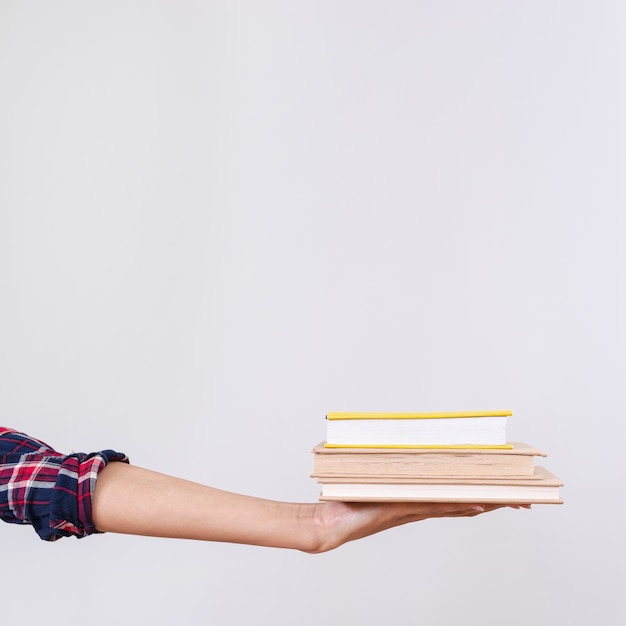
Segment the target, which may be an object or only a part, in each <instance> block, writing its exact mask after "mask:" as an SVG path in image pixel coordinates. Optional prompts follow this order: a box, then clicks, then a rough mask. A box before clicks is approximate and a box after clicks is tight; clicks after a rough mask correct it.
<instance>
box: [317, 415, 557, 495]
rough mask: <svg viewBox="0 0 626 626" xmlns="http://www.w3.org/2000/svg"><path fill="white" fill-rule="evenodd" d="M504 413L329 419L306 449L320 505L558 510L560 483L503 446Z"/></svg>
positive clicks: (533, 451)
mask: <svg viewBox="0 0 626 626" xmlns="http://www.w3.org/2000/svg"><path fill="white" fill-rule="evenodd" d="M511 414H512V413H511V411H483V412H473V411H471V412H452V413H329V414H328V415H327V416H326V418H327V432H326V441H325V442H322V443H320V444H318V445H317V446H316V447H315V448H314V449H313V473H312V477H314V478H316V479H317V481H318V482H319V483H320V485H321V487H322V492H321V495H320V500H340V501H344V502H367V501H385V502H387V501H417V502H419V501H423V502H475V503H484V504H489V503H501V504H538V503H546V504H547V503H551V504H560V503H562V502H563V500H562V499H561V497H560V493H559V488H560V487H561V486H562V485H563V483H562V482H561V481H560V480H559V479H558V478H557V477H556V476H554V475H553V474H551V473H550V472H549V471H548V470H547V469H545V468H544V467H540V466H537V465H535V457H545V456H546V453H545V452H542V451H541V450H538V449H537V448H534V447H532V446H529V445H527V444H524V443H511V442H509V441H508V440H507V436H506V431H507V430H506V427H507V419H508V417H509V416H510V415H511Z"/></svg>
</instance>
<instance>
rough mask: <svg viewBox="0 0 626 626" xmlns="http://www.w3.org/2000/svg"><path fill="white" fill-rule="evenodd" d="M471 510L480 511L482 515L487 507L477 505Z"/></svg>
mask: <svg viewBox="0 0 626 626" xmlns="http://www.w3.org/2000/svg"><path fill="white" fill-rule="evenodd" d="M471 508H472V510H474V511H479V512H481V513H482V512H483V511H484V510H485V507H484V506H480V505H479V504H476V505H475V506H473V507H471Z"/></svg>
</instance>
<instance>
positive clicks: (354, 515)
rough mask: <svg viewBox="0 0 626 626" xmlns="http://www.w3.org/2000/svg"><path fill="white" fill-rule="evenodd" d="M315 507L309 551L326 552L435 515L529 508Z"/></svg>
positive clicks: (441, 504) (449, 505) (432, 504)
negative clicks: (312, 542)
mask: <svg viewBox="0 0 626 626" xmlns="http://www.w3.org/2000/svg"><path fill="white" fill-rule="evenodd" d="M313 506H315V507H316V508H315V510H314V527H315V528H316V530H317V536H318V539H317V541H316V542H315V543H314V546H313V548H312V549H309V550H306V551H307V552H311V553H319V552H326V551H328V550H332V549H334V548H337V547H339V546H341V545H343V544H344V543H347V542H348V541H353V540H355V539H362V538H363V537H368V536H369V535H373V534H375V533H378V532H381V531H383V530H387V529H389V528H393V527H395V526H401V525H403V524H408V523H410V522H419V521H422V520H425V519H430V518H437V517H474V516H476V515H480V514H481V513H486V512H488V511H494V510H496V509H500V508H503V507H506V506H509V507H511V508H530V505H529V504H525V505H521V504H520V505H504V504H468V503H456V502H450V503H448V502H380V503H354V502H352V503H349V502H323V503H319V504H316V505H313Z"/></svg>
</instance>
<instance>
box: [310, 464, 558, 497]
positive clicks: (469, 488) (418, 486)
mask: <svg viewBox="0 0 626 626" xmlns="http://www.w3.org/2000/svg"><path fill="white" fill-rule="evenodd" d="M318 482H320V484H321V486H322V493H321V494H320V500H339V501H342V502H468V503H471V502H474V503H479V504H562V503H563V500H562V499H561V496H560V493H559V488H560V487H562V486H563V482H562V481H561V480H560V479H559V478H557V477H556V476H554V474H551V473H550V472H549V471H548V470H546V469H545V468H543V467H536V468H535V475H534V476H532V477H528V478H527V479H501V480H500V479H496V480H493V479H492V480H484V479H483V480H481V479H473V480H472V479H448V480H444V479H432V480H420V481H419V482H415V481H410V480H397V481H384V482H383V481H377V480H374V481H372V480H367V481H365V480H358V479H354V478H347V479H342V478H339V477H337V478H334V479H326V480H324V481H318Z"/></svg>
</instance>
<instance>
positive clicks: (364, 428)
mask: <svg viewBox="0 0 626 626" xmlns="http://www.w3.org/2000/svg"><path fill="white" fill-rule="evenodd" d="M512 414H513V413H512V411H453V412H448V413H340V412H335V413H328V414H327V415H326V420H327V422H326V444H325V446H326V447H328V448H332V447H341V448H350V447H354V448H421V447H432V448H442V447H459V448H489V447H498V448H510V447H511V446H510V445H509V444H508V443H507V438H506V426H507V418H508V417H509V416H510V415H512Z"/></svg>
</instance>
